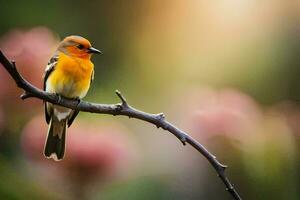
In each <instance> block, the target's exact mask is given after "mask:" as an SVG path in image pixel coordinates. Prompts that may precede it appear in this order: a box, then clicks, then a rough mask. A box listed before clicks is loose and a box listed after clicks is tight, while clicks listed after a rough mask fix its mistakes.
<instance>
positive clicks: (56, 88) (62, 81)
mask: <svg viewBox="0 0 300 200" xmlns="http://www.w3.org/2000/svg"><path fill="white" fill-rule="evenodd" d="M93 68H94V65H93V63H92V62H91V61H90V59H88V58H87V59H84V58H78V57H70V56H67V55H65V54H63V53H61V54H60V55H59V59H58V62H57V64H56V66H55V69H54V71H53V72H52V73H51V74H50V76H49V78H48V80H47V90H48V92H53V93H57V94H60V95H62V96H64V97H68V98H78V97H79V98H83V97H84V96H85V95H86V93H87V91H88V89H89V87H90V82H91V76H92V73H93V70H94V69H93Z"/></svg>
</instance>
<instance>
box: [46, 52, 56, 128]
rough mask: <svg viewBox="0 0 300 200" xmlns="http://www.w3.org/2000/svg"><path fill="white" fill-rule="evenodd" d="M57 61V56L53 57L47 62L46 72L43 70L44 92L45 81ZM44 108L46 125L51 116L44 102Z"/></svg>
mask: <svg viewBox="0 0 300 200" xmlns="http://www.w3.org/2000/svg"><path fill="white" fill-rule="evenodd" d="M57 61H58V56H57V55H54V56H53V57H52V58H51V59H50V60H49V62H48V64H47V67H46V70H45V74H44V86H43V89H44V91H46V82H47V79H48V78H49V76H50V74H51V73H52V72H53V71H54V69H55V66H56V64H57ZM44 107H45V118H46V122H47V124H49V122H50V120H51V116H50V114H49V111H48V110H47V103H46V102H44Z"/></svg>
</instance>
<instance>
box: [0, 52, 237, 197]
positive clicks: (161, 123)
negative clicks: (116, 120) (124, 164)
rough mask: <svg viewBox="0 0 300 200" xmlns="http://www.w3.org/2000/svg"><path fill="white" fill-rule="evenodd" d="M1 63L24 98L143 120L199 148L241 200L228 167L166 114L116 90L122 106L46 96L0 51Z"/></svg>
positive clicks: (231, 190) (227, 187)
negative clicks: (146, 108)
mask: <svg viewBox="0 0 300 200" xmlns="http://www.w3.org/2000/svg"><path fill="white" fill-rule="evenodd" d="M0 63H2V65H3V67H4V68H5V69H6V70H7V71H8V73H9V74H10V76H11V77H12V78H13V79H14V81H15V82H16V84H17V86H18V87H19V88H21V89H23V90H24V91H25V92H24V93H23V94H22V95H21V98H22V99H27V98H30V97H36V98H39V99H42V100H45V101H48V102H51V103H54V104H58V105H61V106H64V107H67V108H71V109H74V110H79V111H84V112H91V113H102V114H109V115H124V116H128V117H131V118H136V119H140V120H143V121H147V122H149V123H151V124H154V125H155V126H156V127H157V128H162V129H164V130H166V131H169V132H170V133H172V134H173V135H174V136H176V137H177V138H178V139H179V140H180V141H181V142H182V143H183V145H185V144H186V143H188V144H190V145H191V146H193V147H194V148H195V149H197V150H198V151H199V152H200V153H201V154H202V155H203V156H204V157H205V158H206V159H207V160H208V161H209V162H210V163H211V165H212V166H213V167H214V169H215V170H216V172H217V174H218V176H219V177H220V179H221V180H222V181H223V183H224V184H225V186H226V190H227V191H228V192H229V193H230V194H231V196H232V197H233V198H234V199H238V200H240V199H241V197H240V196H239V194H238V192H237V191H236V190H235V188H234V187H233V185H232V184H231V183H230V181H229V179H228V178H227V177H226V175H225V169H226V167H227V166H225V165H223V164H221V163H220V162H219V161H218V160H217V159H216V157H215V156H214V155H213V154H211V153H210V152H209V151H208V150H207V149H206V148H205V147H204V146H202V145H201V144H200V143H199V142H197V141H196V140H195V139H193V138H192V137H191V136H189V135H188V134H187V133H185V132H184V131H182V130H180V129H179V128H177V127H176V126H174V125H173V124H171V123H170V122H168V121H167V120H166V119H165V116H164V114H163V113H159V114H150V113H146V112H143V111H140V110H137V109H135V108H133V107H131V106H130V105H129V104H128V103H127V101H126V99H125V98H124V96H123V95H122V94H121V93H120V92H119V91H116V94H117V96H118V97H119V98H120V100H121V103H120V104H96V103H89V102H85V101H81V102H80V104H78V101H76V100H70V99H66V98H64V97H61V98H60V97H59V96H57V95H56V94H51V93H47V92H45V91H43V90H40V89H38V88H36V87H35V86H33V85H32V84H30V83H29V82H28V81H26V80H25V79H24V78H23V77H22V76H21V75H20V74H19V72H18V71H17V68H16V65H15V63H14V62H10V61H9V60H8V59H7V58H6V57H5V56H4V55H3V53H2V52H1V51H0Z"/></svg>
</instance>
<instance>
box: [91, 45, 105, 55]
mask: <svg viewBox="0 0 300 200" xmlns="http://www.w3.org/2000/svg"><path fill="white" fill-rule="evenodd" d="M87 52H88V53H95V54H103V53H102V52H101V51H99V50H98V49H96V48H94V47H90V48H88V49H87Z"/></svg>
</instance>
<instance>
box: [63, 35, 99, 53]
mask: <svg viewBox="0 0 300 200" xmlns="http://www.w3.org/2000/svg"><path fill="white" fill-rule="evenodd" d="M58 50H59V51H61V52H63V53H65V54H66V55H69V56H74V57H79V58H90V57H91V55H92V54H93V53H97V54H102V52H101V51H99V50H98V49H95V48H94V47H92V45H91V43H90V42H89V41H88V40H87V39H85V38H83V37H81V36H76V35H72V36H68V37H66V38H65V39H64V40H63V41H62V42H61V43H60V44H59V46H58Z"/></svg>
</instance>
